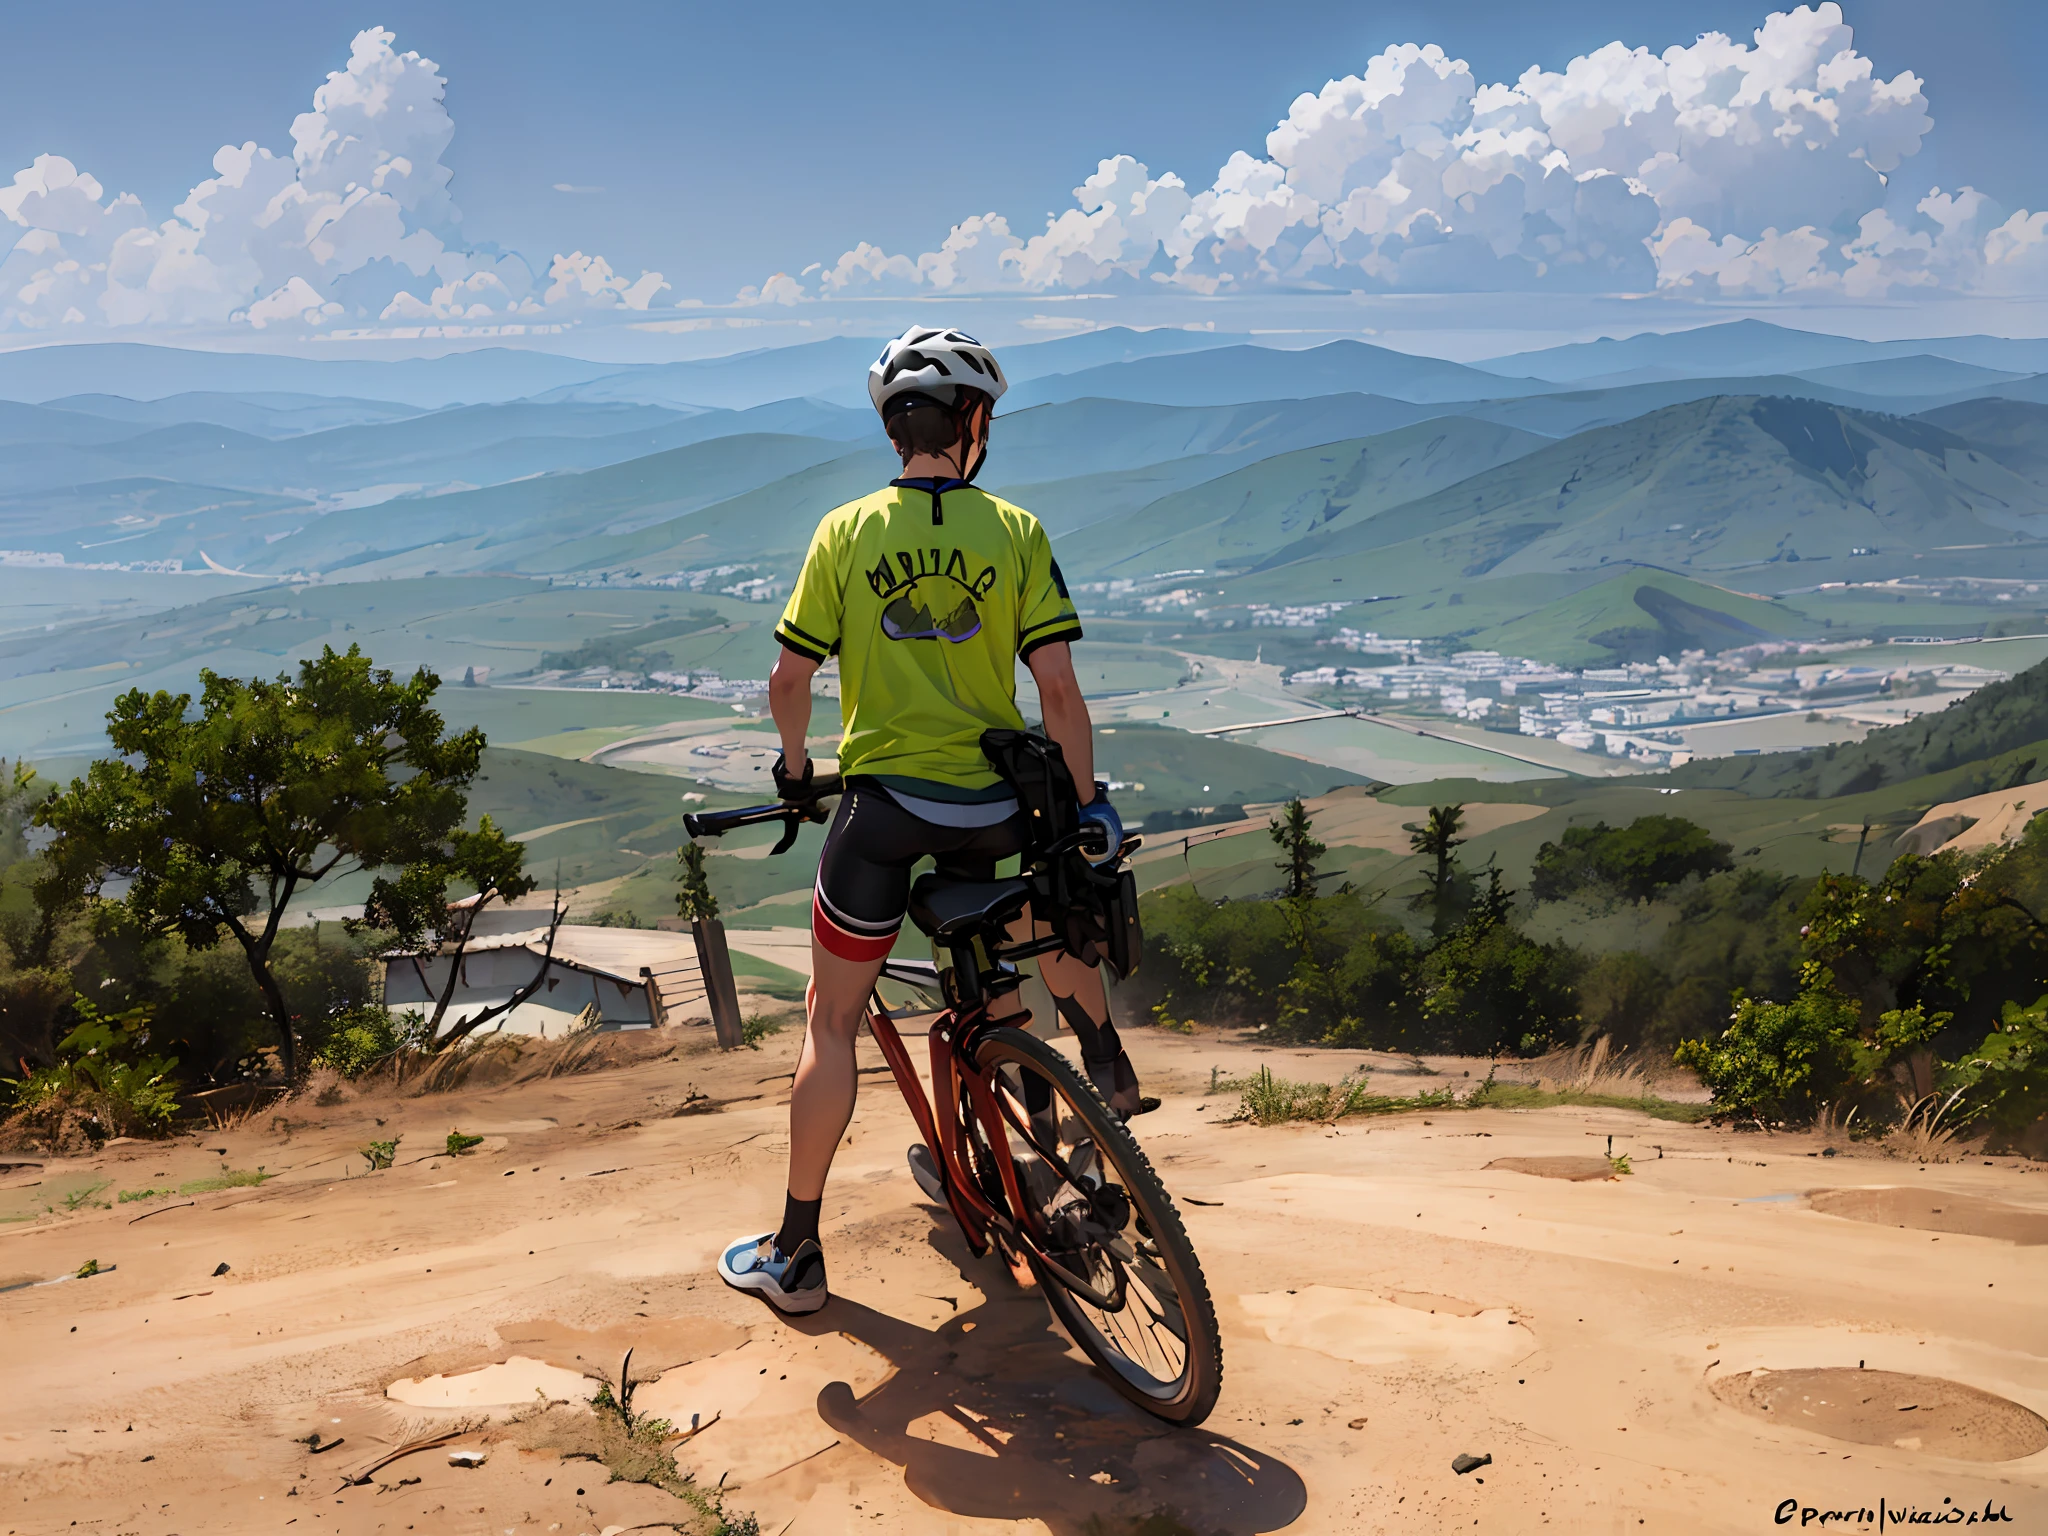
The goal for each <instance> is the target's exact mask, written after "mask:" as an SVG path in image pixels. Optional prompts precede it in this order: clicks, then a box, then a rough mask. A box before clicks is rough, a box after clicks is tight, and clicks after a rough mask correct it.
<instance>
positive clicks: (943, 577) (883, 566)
mask: <svg viewBox="0 0 2048 1536" xmlns="http://www.w3.org/2000/svg"><path fill="white" fill-rule="evenodd" d="M1007 387H1008V385H1007V383H1006V382H1005V380H1004V378H1003V375H1002V371H1001V369H1000V368H999V367H998V366H997V364H996V360H995V358H994V356H993V355H992V354H991V353H990V352H989V350H988V348H986V347H984V346H983V345H982V344H981V343H980V342H978V341H976V340H975V339H974V338H973V337H971V336H968V335H966V334H964V333H962V332H960V331H955V330H939V329H933V328H930V327H925V326H914V327H912V328H911V329H910V330H908V331H906V332H904V334H903V335H902V336H900V337H898V338H897V339H896V340H894V341H892V342H890V343H889V344H888V346H887V347H885V348H884V349H883V351H882V355H881V357H880V359H879V360H877V362H876V363H875V365H874V367H873V368H872V369H870V370H869V374H868V395H869V397H870V398H871V399H872V400H873V401H874V405H875V409H876V411H877V412H879V413H880V415H881V418H882V424H883V427H884V429H885V430H886V431H887V432H888V434H889V439H890V441H891V443H893V444H894V445H895V448H896V451H897V453H898V455H899V456H900V457H901V459H902V461H903V474H902V475H901V476H900V477H899V478H897V479H896V480H893V481H891V482H890V484H889V486H888V487H887V488H886V489H884V490H881V491H877V492H876V493H875V494H873V495H872V496H867V497H863V498H862V499H861V500H859V501H855V502H851V503H849V504H847V505H846V506H843V507H840V508H838V509H837V510H835V511H832V512H829V513H827V514H826V516H825V518H824V520H823V521H822V522H820V523H819V525H818V529H817V532H816V533H815V534H814V535H813V536H812V539H811V545H810V549H809V552H808V553H807V554H806V556H805V558H804V565H803V570H802V572H801V573H800V574H799V576H798V577H797V582H796V588H795V590H794V591H793V592H792V593H791V594H790V598H789V602H788V605H787V607H786V608H785V609H784V610H783V615H782V620H781V622H780V623H779V624H778V625H777V626H776V630H775V635H776V639H777V640H779V641H780V642H781V644H782V653H781V655H780V656H779V657H777V659H776V663H775V668H774V671H773V672H772V673H771V674H770V677H769V680H768V702H769V709H770V712H771V713H772V715H773V716H774V719H775V724H776V728H777V730H778V731H779V732H780V733H781V736H782V753H781V755H780V756H779V757H778V758H777V759H776V763H775V770H774V773H775V788H776V791H777V792H778V793H779V794H780V795H781V796H782V797H783V798H784V799H786V800H795V801H803V800H808V799H811V798H813V797H812V795H811V794H810V786H811V784H812V776H813V769H812V764H811V760H810V755H809V752H808V751H807V749H806V747H805V744H804V742H805V735H806V733H807V731H808V729H809V726H810V720H811V679H812V676H813V675H814V674H815V673H816V672H817V670H818V668H819V667H820V666H821V665H822V664H823V663H824V662H825V661H826V660H827V658H829V657H831V656H833V655H835V654H836V655H837V656H838V657H839V668H840V713H841V717H842V723H843V726H844V738H843V740H842V743H841V746H840V754H839V768H840V773H841V775H842V776H843V777H844V779H845V792H844V795H843V797H842V798H841V800H840V802H839V809H838V812H837V814H836V815H835V816H834V818H833V821H832V826H831V830H830V831H829V832H828V833H827V835H826V839H825V849H824V853H823V855H822V856H821V858H820V860H819V865H818V883H817V888H816V890H815V892H814V894H813V899H812V908H811V987H810V994H809V1009H808V1012H809V1020H808V1023H809V1028H808V1030H807V1032H806V1035H805V1039H804V1048H803V1055H802V1057H801V1059H800V1060H799V1062H798V1065H797V1071H796V1086H795V1089H794V1091H793V1092H792V1094H791V1098H790V1138H789V1183H788V1192H787V1196H786V1199H785V1202H784V1209H783V1216H782V1224H781V1226H779V1227H778V1228H776V1229H775V1230H774V1231H772V1232H764V1233H758V1234H755V1235H753V1236H750V1237H745V1238H742V1239H740V1240H739V1241H737V1242H735V1243H733V1244H731V1245H730V1246H728V1247H727V1248H726V1249H725V1251H724V1253H723V1254H722V1255H721V1256H720V1258H719V1263H718V1272H719V1275H720V1276H721V1278H723V1279H724V1280H725V1281H726V1283H727V1284H729V1285H733V1286H737V1287H739V1288H741V1289H743V1290H749V1291H754V1292H757V1293H759V1294H760V1295H762V1296H763V1297H765V1298H766V1299H767V1300H768V1301H769V1302H771V1303H772V1304H774V1305H775V1306H776V1307H777V1308H779V1309H780V1310H782V1311H784V1312H792V1313H796V1312H813V1311H816V1310H817V1309H818V1308H819V1307H821V1306H823V1305H824V1304H825V1300H826V1297H827V1295H828V1292H827V1290H826V1280H825V1260H824V1254H823V1252H822V1251H821V1249H820V1246H819V1239H818V1210H819V1205H820V1202H821V1201H822V1199H823V1196H824V1191H825V1179H826V1176H827V1174H828V1173H829V1172H830V1170H831V1166H832V1157H833V1154H834V1152H836V1151H837V1150H838V1146H839V1142H840V1138H841V1137H843V1136H844V1135H845V1133H846V1127H847V1124H848V1122H849V1121H850V1120H851V1119H852V1117H853V1103H854V1089H855V1082H856V1078H855V1064H854V1041H855V1038H856V1035H857V1032H858V1030H859V1028H860V1024H861V1020H862V1019H863V1018H864V1017H865V1015H866V1011H867V1006H868V997H869V994H870V993H871V992H872V991H873V989H874V984H875V980H876V978H877V976H878V975H879V974H880V972H881V967H882V962H883V960H884V959H885V958H886V957H887V956H888V954H889V950H890V947H891V946H892V945H893V944H894V942H895V939H896V934H897V931H898V930H899V929H900V928H901V927H902V924H903V918H904V914H905V912H906V910H907V908H908V904H909V896H910V876H911V871H912V868H913V866H914V865H916V864H917V862H918V861H919V860H920V859H923V858H926V857H929V858H932V859H935V860H936V861H937V864H938V867H939V870H940V872H941V873H943V874H945V875H948V876H951V877H954V878H958V879H965V880H989V879H993V878H994V876H995V871H996V865H997V863H998V861H1000V860H1002V859H1004V858H1007V857H1010V856H1012V855H1014V854H1017V853H1019V852H1021V851H1022V850H1023V849H1024V848H1025V846H1026V844H1027V842H1028V841H1029V827H1028V822H1027V819H1026V817H1025V815H1024V813H1023V811H1022V810H1021V808H1020V807H1019V806H1018V803H1017V800H1016V797H1015V795H1014V793H1013V792H1012V790H1011V789H1010V786H1009V785H1008V784H1006V783H1004V782H1003V781H1002V780H1001V779H1000V778H999V777H998V775H997V774H996V772H995V770H994V768H993V767H992V766H991V764H990V763H989V761H988V759H987V758H986V757H984V756H983V755H982V751H981V744H980V743H981V734H982V732H983V731H985V730H989V729H991V728H1007V729H1012V730H1016V729H1021V728H1022V726H1023V717H1022V716H1021V715H1020V714H1019V712H1018V709H1017V701H1016V663H1017V661H1018V660H1019V659H1020V658H1021V659H1022V660H1023V662H1024V664H1025V665H1026V666H1027V667H1029V668H1030V669H1031V675H1032V677H1033V679H1034V680H1035V681H1036V683H1037V685H1038V696H1039V702H1040V708H1041V713H1042V714H1043V716H1044V729H1045V733H1046V735H1047V736H1049V737H1050V738H1051V739H1052V740H1053V741H1055V742H1057V743H1058V744H1059V746H1060V748H1061V750H1062V751H1063V753H1064V754H1065V758H1066V762H1067V764H1068V766H1069V768H1070V769H1071V770H1072V772H1073V776H1074V782H1075V784H1076V786H1077V788H1078V792H1079V794H1080V796H1081V797H1082V802H1083V803H1082V806H1081V817H1082V820H1083V823H1084V824H1086V823H1091V822H1092V823H1096V824H1098V825H1099V826H1100V829H1101V834H1102V837H1103V838H1104V839H1105V840H1106V842H1107V845H1108V847H1109V849H1110V850H1111V851H1112V852H1113V851H1114V850H1115V849H1116V848H1117V846H1118V845H1119V844H1120V843H1121V841H1122V836H1123V829H1122V825H1121V823H1120V822H1119V821H1118V819H1117V814H1116V811H1115V810H1114V808H1112V807H1111V806H1110V804H1109V802H1108V799H1107V797H1106V796H1105V795H1104V794H1103V793H1102V791H1101V790H1100V788H1099V787H1098V786H1097V785H1096V783H1095V775H1094V747H1093V742H1092V739H1091V736H1090V723H1089V719H1088V706H1087V704H1086V703H1085V702H1084V701H1083V699H1082V697H1081V686H1080V683H1079V681H1078V680H1077V679H1076V678H1075V676H1074V663H1073V655H1072V652H1071V650H1070V649H1069V647H1070V645H1071V643H1072V642H1073V641H1075V640H1077V639H1079V638H1080V636H1081V625H1080V622H1079V620H1078V619H1077V617H1076V616H1075V612H1074V606H1073V603H1072V601H1071V600H1070V599H1069V598H1068V595H1067V588H1066V582H1065V580H1064V579H1063V578H1062V577H1061V575H1060V569H1059V565H1058V562H1056V561H1055V560H1054V559H1053V558H1052V548H1051V545H1050V543H1049V541H1048V540H1047V538H1046V535H1045V530H1044V529H1043V528H1042V527H1040V526H1039V523H1038V520H1037V519H1036V518H1035V517H1033V516H1032V515H1031V514H1030V513H1028V512H1025V511H1023V510H1022V509H1021V508H1018V507H1013V506H1011V505H1010V504H1009V503H1007V502H1004V501H1001V500H999V499H998V498H996V497H994V496H991V495H989V494H988V493H987V492H986V491H983V490H980V489H978V488H977V487H976V486H975V485H974V484H973V481H974V477H975V474H976V473H977V472H978V471H979V470H980V468H981V465H982V461H983V459H984V458H985V457H986V455H987V452H988V439H989V426H990V422H991V419H992V417H993V414H994V408H995V402H996V401H997V400H998V399H999V398H1000V397H1001V396H1002V394H1003V392H1004V390H1005V389H1006V388H1007ZM792 765H794V766H792ZM1041 975H1042V977H1043V979H1044V981H1045V984H1046V988H1047V990H1048V991H1049V992H1050V993H1051V994H1052V997H1053V1001H1054V1004H1055V1005H1056V1007H1057V1008H1058V1010H1059V1013H1060V1016H1061V1017H1062V1018H1064V1019H1066V1020H1067V1022H1068V1024H1069V1025H1070V1026H1071V1027H1072V1028H1073V1029H1074V1031H1075V1033H1076V1035H1077V1036H1078V1037H1079V1039H1080V1042H1081V1055H1082V1063H1083V1065H1084V1067H1085V1069H1086V1071H1087V1074H1088V1076H1089V1078H1090V1080H1091V1081H1092V1082H1093V1083H1094V1084H1095V1086H1096V1088H1097V1089H1098V1091H1100V1093H1101V1094H1102V1096H1103V1098H1104V1099H1106V1100H1107V1101H1108V1102H1109V1104H1110V1106H1111V1108H1112V1109H1114V1110H1116V1111H1117V1112H1118V1113H1120V1114H1123V1115H1130V1114H1134V1113H1136V1112H1137V1111H1138V1109H1139V1099H1138V1079H1137V1074H1136V1072H1135V1071H1134V1070H1133V1069H1132V1067H1131V1063H1130V1058H1129V1057H1128V1056H1127V1055H1126V1054H1125V1052H1124V1050H1123V1047H1122V1044H1121V1042H1120V1041H1119V1040H1118V1037H1117V1032H1116V1028H1115V1026H1114V1025H1113V1024H1112V1023H1111V1022H1110V1018H1109V1003H1108V999H1107V996H1106V994H1105V993H1104V990H1103V985H1102V980H1101V977H1100V976H1099V975H1098V974H1097V972H1096V970H1095V968H1094V967H1093V966H1092V965H1088V964H1085V963H1083V962H1082V961H1081V960H1079V959H1076V958H1075V957H1073V956H1071V955H1067V954H1051V955H1047V956H1045V957H1044V958H1043V960H1042V962H1041ZM920 1154H922V1156H920ZM911 1170H912V1172H913V1174H915V1175H916V1176H917V1179H918V1182H919V1184H920V1186H921V1187H923V1188H924V1189H925V1191H926V1193H927V1194H936V1193H937V1192H938V1189H939V1185H938V1182H937V1175H936V1173H935V1170H934V1165H933V1163H932V1160H931V1157H930V1154H929V1152H928V1151H927V1149H925V1148H923V1147H921V1146H920V1147H913V1148H912V1149H911Z"/></svg>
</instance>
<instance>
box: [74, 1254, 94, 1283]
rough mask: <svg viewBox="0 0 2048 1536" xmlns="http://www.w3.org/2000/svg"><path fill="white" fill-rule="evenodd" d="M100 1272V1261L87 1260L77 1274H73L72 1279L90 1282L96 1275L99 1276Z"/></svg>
mask: <svg viewBox="0 0 2048 1536" xmlns="http://www.w3.org/2000/svg"><path fill="white" fill-rule="evenodd" d="M99 1272H100V1261H99V1260H98V1259H87V1260H86V1261H85V1262H84V1263H83V1264H81V1265H79V1266H78V1269H77V1272H76V1273H75V1274H73V1276H72V1278H73V1279H74V1280H90V1279H91V1278H92V1277H93V1276H94V1275H96V1274H98V1273H99Z"/></svg>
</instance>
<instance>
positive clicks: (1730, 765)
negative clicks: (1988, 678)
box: [1665, 662, 2048, 799]
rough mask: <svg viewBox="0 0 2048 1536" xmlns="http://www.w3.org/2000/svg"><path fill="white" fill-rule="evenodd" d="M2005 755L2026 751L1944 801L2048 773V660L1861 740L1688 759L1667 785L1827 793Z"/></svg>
mask: <svg viewBox="0 0 2048 1536" xmlns="http://www.w3.org/2000/svg"><path fill="white" fill-rule="evenodd" d="M2022 749H2028V750H2026V751H2025V752H2022ZM2036 749H2037V750H2036ZM2008 753H2022V755H2021V756H2020V757H2019V758H2018V759H2016V760H2007V761H2002V762H2000V763H1999V764H1998V765H1997V767H1996V770H1995V771H1994V772H1988V773H1987V775H1986V776H1984V778H1983V781H1982V782H1979V783H1973V784H1963V785H1959V786H1952V787H1951V791H1950V793H1949V794H1947V796H1946V798H1949V799H1958V798H1962V797H1963V796H1964V795H1968V794H1978V793H1983V792H1985V791H1988V790H1993V789H2008V788H2012V787H2014V786H2016V785H2019V784H2026V783H2031V782H2033V781H2035V780H2037V779H2042V778H2048V662H2044V663H2042V664H2041V665H2040V666H2036V667H2033V668H2030V669H2029V670H2028V671H2025V672H2022V673H2020V675H2019V676H2017V677H2015V678H2011V679H2009V680H2008V681H2006V682H2002V683H1993V684H1991V685H1990V686H1989V687H1988V688H1983V689H1980V690H1978V691H1977V692H1976V693H1973V694H1971V695H1970V696H1969V697H1968V698H1965V699H1961V700H1958V701H1957V702H1956V703H1954V704H1951V705H1950V706H1949V707H1948V708H1947V709H1944V710H1942V711H1941V712H1940V713H1939V714H1932V715H1923V716H1921V717H1920V718H1919V719H1917V720H1913V721H1909V722H1907V723H1906V724H1904V725H1894V726H1889V727H1886V728H1884V729H1882V730H1876V731H1872V732H1871V733H1870V734H1869V735H1868V736H1866V737H1864V738H1863V740H1861V741H1858V742H1845V743H1842V744H1840V745H1837V746H1832V747H1823V748H1821V749H1819V750H1818V751H1811V752H1785V753H1777V754H1773V755H1770V756H1763V757H1739V758H1717V759H1714V760H1712V761H1709V762H1696V763H1688V764H1687V765H1686V766H1685V767H1683V768H1674V769H1673V770H1672V771H1671V773H1670V774H1669V775H1668V776H1667V777H1666V779H1665V782H1668V783H1672V784H1687V785H1701V786H1711V787H1713V788H1717V789H1739V790H1741V791H1742V792H1743V793H1745V794H1749V795H1770V796H1781V795H1788V796H1801V797H1812V798H1829V797H1833V796H1836V795H1856V794H1864V793H1866V792H1868V791H1870V790H1874V789H1880V788H1883V787H1885V786H1888V785H1895V784H1904V783H1908V782H1910V781H1912V780H1914V779H1918V778H1923V777H1925V776H1927V775H1929V774H1937V773H1945V772H1948V771H1950V770H1952V769H1957V768H1963V767H1967V766H1968V765H1970V764H1973V763H1983V762H1986V761H1987V760H1989V759H1992V758H1998V757H2001V756H2002V755H2003V754H2008Z"/></svg>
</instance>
